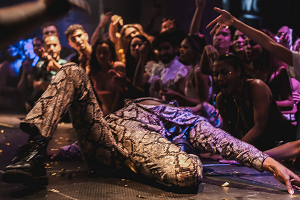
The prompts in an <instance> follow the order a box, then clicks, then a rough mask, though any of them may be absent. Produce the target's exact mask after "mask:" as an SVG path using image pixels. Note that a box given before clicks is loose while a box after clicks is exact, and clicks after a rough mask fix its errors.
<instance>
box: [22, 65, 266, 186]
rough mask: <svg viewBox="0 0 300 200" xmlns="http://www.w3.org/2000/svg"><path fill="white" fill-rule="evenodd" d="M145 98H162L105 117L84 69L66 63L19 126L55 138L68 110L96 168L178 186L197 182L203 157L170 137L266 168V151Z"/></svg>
mask: <svg viewBox="0 0 300 200" xmlns="http://www.w3.org/2000/svg"><path fill="white" fill-rule="evenodd" d="M144 100H150V101H153V100H154V101H155V102H157V101H158V100H157V99H149V98H146V99H137V100H131V101H127V102H126V105H125V107H124V108H122V109H121V110H119V111H117V112H115V113H113V114H109V115H108V116H106V117H105V118H104V117H103V113H102V111H101V109H100V106H99V104H98V102H97V99H96V96H95V94H94V91H93V87H92V85H91V82H90V80H89V78H88V77H87V75H86V73H85V72H84V70H83V69H82V68H80V67H78V66H77V65H76V64H74V63H68V64H66V65H64V66H63V67H62V68H61V69H60V70H59V71H58V73H57V74H56V76H55V77H54V79H53V80H52V82H51V84H50V85H49V87H48V89H47V90H46V92H45V93H44V94H43V95H42V97H41V98H40V99H39V100H38V102H37V103H36V105H35V107H34V108H33V109H32V110H31V111H30V112H29V113H28V115H27V116H26V117H25V119H24V120H23V121H22V122H21V125H20V128H21V129H22V130H24V131H25V132H28V133H32V134H33V133H34V132H37V131H39V132H40V134H41V135H42V136H44V137H46V138H49V139H51V137H52V134H53V132H54V131H55V129H56V127H57V123H58V122H59V120H60V119H61V117H62V116H64V114H65V113H66V112H67V111H69V114H70V118H71V120H72V123H73V127H74V129H75V132H76V134H77V139H78V144H79V146H80V149H81V153H82V155H83V157H84V159H85V161H86V162H87V164H88V165H89V166H90V167H91V168H92V169H93V170H110V171H122V170H124V169H125V168H128V167H129V168H130V169H131V170H133V171H134V172H136V173H138V174H141V175H143V176H146V177H148V178H153V179H156V180H158V181H161V182H164V183H168V184H172V185H175V186H181V187H188V186H195V185H197V184H198V183H199V182H200V181H201V178H202V164H201V161H200V159H199V158H198V157H197V156H195V155H189V154H187V153H185V152H184V151H182V150H181V149H180V148H179V147H177V146H176V145H175V144H173V143H171V142H170V141H169V140H172V139H174V138H176V137H178V136H183V135H185V136H186V139H187V140H189V141H190V142H191V144H192V145H193V146H194V147H195V148H199V149H203V150H205V151H208V152H220V153H221V155H222V156H223V157H224V158H225V159H235V160H236V161H238V162H239V163H241V164H244V165H247V166H249V167H253V168H255V169H257V170H259V171H261V170H262V164H263V161H264V160H265V159H266V158H267V155H266V154H263V153H262V152H260V151H259V150H257V149H256V148H254V147H253V146H251V145H249V144H246V143H244V142H241V141H239V140H238V139H236V138H234V137H232V136H230V135H229V134H227V133H226V132H224V131H222V130H221V129H217V128H214V127H213V126H212V125H211V124H210V123H209V122H208V121H207V120H206V119H205V118H203V117H201V116H198V115H193V114H192V113H191V112H190V111H189V110H188V109H187V108H180V107H176V106H174V105H166V104H161V103H162V101H161V102H158V103H157V104H156V105H143V104H142V102H143V101H144ZM139 102H140V103H139Z"/></svg>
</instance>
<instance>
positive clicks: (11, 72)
mask: <svg viewBox="0 0 300 200" xmlns="http://www.w3.org/2000/svg"><path fill="white" fill-rule="evenodd" d="M20 51H21V49H20V46H19V43H15V44H12V45H9V46H8V47H7V48H6V53H5V58H6V60H5V61H4V62H3V63H2V64H1V65H0V109H1V111H3V110H17V109H18V99H19V92H18V83H19V81H20V68H21V66H22V61H23V60H22V58H21V55H20Z"/></svg>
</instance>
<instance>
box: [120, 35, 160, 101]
mask: <svg viewBox="0 0 300 200" xmlns="http://www.w3.org/2000/svg"><path fill="white" fill-rule="evenodd" d="M125 58H126V76H127V78H128V79H129V81H130V82H129V84H128V85H127V87H128V90H129V91H128V92H129V93H130V94H129V95H128V97H129V98H137V97H141V96H149V85H148V84H147V82H148V80H149V77H150V74H151V69H152V66H153V65H154V64H155V63H157V60H156V58H155V55H154V51H153V49H152V48H151V44H150V42H149V40H148V39H147V38H146V37H145V36H143V35H136V36H134V37H133V38H131V40H130V41H129V47H128V49H127V51H126V54H125Z"/></svg>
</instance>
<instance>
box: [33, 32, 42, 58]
mask: <svg viewBox="0 0 300 200" xmlns="http://www.w3.org/2000/svg"><path fill="white" fill-rule="evenodd" d="M43 43H44V40H43V39H42V38H41V37H35V38H33V39H32V45H33V51H34V53H35V55H37V56H39V57H40V56H41V55H40V49H42V48H43Z"/></svg>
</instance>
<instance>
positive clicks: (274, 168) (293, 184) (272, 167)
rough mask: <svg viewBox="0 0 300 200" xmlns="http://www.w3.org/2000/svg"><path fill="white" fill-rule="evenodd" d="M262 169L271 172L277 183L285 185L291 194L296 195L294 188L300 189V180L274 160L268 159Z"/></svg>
mask: <svg viewBox="0 0 300 200" xmlns="http://www.w3.org/2000/svg"><path fill="white" fill-rule="evenodd" d="M262 169H263V170H265V171H268V172H271V173H272V174H273V176H274V178H275V179H276V180H277V181H279V182H281V183H282V184H285V185H286V187H287V190H288V192H289V193H290V194H294V189H293V188H296V189H297V190H299V189H300V178H299V177H298V176H297V175H296V174H294V173H293V172H292V171H291V170H289V169H288V168H286V167H285V166H283V165H281V164H280V163H279V162H277V161H276V160H274V159H273V158H271V157H268V158H266V159H265V161H264V163H263V167H262Z"/></svg>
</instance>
